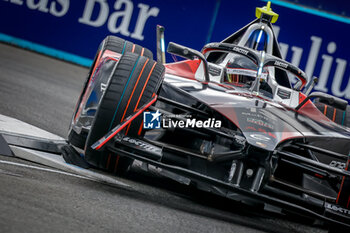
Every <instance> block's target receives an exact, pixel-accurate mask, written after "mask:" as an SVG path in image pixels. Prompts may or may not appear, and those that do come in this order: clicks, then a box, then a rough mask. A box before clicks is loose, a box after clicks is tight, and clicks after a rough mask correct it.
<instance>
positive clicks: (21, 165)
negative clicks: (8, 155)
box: [0, 160, 92, 180]
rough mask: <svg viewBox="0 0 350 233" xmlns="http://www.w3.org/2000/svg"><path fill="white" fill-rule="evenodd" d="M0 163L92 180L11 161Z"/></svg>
mask: <svg viewBox="0 0 350 233" xmlns="http://www.w3.org/2000/svg"><path fill="white" fill-rule="evenodd" d="M0 163H2V164H9V165H13V166H18V167H25V168H31V169H35V170H40V171H46V172H52V173H58V174H62V175H67V176H73V177H77V178H81V179H85V180H92V179H91V178H88V177H85V176H79V175H76V174H73V173H68V172H63V171H59V170H54V169H49V168H43V167H37V166H32V165H28V164H23V163H16V162H11V161H6V160H0Z"/></svg>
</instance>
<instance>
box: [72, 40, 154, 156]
mask: <svg viewBox="0 0 350 233" xmlns="http://www.w3.org/2000/svg"><path fill="white" fill-rule="evenodd" d="M106 50H110V51H113V52H116V53H119V54H124V53H126V52H133V53H135V54H139V55H142V56H145V57H148V58H150V59H153V53H152V52H151V51H150V50H148V49H146V48H143V47H141V46H139V45H136V44H133V43H132V42H129V41H126V40H124V39H121V38H119V37H116V36H107V37H106V38H105V39H104V40H103V41H102V42H101V44H100V46H99V47H98V49H97V52H96V55H95V58H94V61H93V63H92V65H91V67H90V70H89V73H88V75H87V78H86V80H85V83H84V86H83V90H82V92H81V94H80V96H79V99H78V102H77V104H76V106H75V109H74V114H73V117H72V120H71V125H70V127H69V133H68V141H69V142H70V144H72V145H73V146H76V147H78V148H80V149H83V148H84V146H85V142H86V138H87V134H88V131H84V130H81V131H80V132H79V133H78V132H76V131H75V130H73V124H74V119H75V118H76V114H77V112H78V108H79V106H80V105H81V103H82V100H83V96H84V95H85V92H86V88H87V86H88V82H89V80H90V77H91V75H92V73H93V72H94V68H96V67H95V66H96V62H97V61H98V60H99V59H100V58H101V57H102V56H103V53H104V52H105V51H106Z"/></svg>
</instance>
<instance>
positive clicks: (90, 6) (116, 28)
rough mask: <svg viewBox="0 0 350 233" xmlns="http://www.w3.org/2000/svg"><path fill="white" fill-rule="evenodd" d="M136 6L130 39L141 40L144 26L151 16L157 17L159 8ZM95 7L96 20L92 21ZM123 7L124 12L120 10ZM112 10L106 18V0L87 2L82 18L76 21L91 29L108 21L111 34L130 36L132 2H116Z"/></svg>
mask: <svg viewBox="0 0 350 233" xmlns="http://www.w3.org/2000/svg"><path fill="white" fill-rule="evenodd" d="M137 6H138V8H139V14H138V17H137V20H136V25H135V29H134V32H133V33H132V34H131V38H134V39H138V40H143V39H144V36H143V31H144V28H145V24H146V22H147V20H148V19H149V18H150V17H151V16H153V17H157V16H158V14H159V8H157V7H152V8H150V6H149V5H146V4H143V3H139V4H138V5H137ZM95 7H98V9H99V12H98V16H97V18H95V19H92V12H93V11H94V9H95ZM123 7H124V10H121V9H122V8H123ZM114 10H116V11H115V12H113V13H112V14H111V15H110V17H108V15H109V7H108V3H107V1H106V0H87V1H86V5H85V8H84V12H83V16H82V17H81V18H79V19H78V21H79V22H80V23H83V24H87V25H90V26H93V27H101V26H102V25H104V24H105V23H106V21H107V20H108V22H107V27H108V30H109V31H110V32H111V33H120V34H121V35H123V36H130V31H129V27H130V22H131V18H132V15H133V12H134V4H133V2H132V1H130V0H116V1H115V3H114ZM118 23H119V24H118Z"/></svg>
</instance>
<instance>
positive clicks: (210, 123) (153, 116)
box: [143, 111, 222, 129]
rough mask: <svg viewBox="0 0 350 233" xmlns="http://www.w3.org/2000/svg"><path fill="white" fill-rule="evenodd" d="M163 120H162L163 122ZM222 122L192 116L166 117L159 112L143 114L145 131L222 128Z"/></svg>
mask: <svg viewBox="0 0 350 233" xmlns="http://www.w3.org/2000/svg"><path fill="white" fill-rule="evenodd" d="M161 119H162V120H161ZM221 125H222V122H221V121H220V120H216V119H215V118H209V119H206V120H199V119H196V118H192V117H191V115H165V114H163V115H162V114H161V113H160V112H159V111H156V112H144V113H143V128H144V129H159V128H220V127H221Z"/></svg>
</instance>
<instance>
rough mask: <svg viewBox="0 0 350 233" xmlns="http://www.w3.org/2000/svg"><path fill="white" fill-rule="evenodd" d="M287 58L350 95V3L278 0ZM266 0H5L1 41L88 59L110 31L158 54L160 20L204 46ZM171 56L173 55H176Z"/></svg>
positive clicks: (170, 33) (182, 39)
mask: <svg viewBox="0 0 350 233" xmlns="http://www.w3.org/2000/svg"><path fill="white" fill-rule="evenodd" d="M271 2H272V9H273V11H275V12H277V13H278V14H279V15H280V17H279V20H278V21H277V23H276V25H275V26H276V27H275V30H276V33H277V34H278V40H279V42H280V46H281V49H282V52H283V55H284V56H285V58H286V60H288V61H290V62H292V63H293V64H295V65H297V66H299V67H300V68H301V69H303V70H305V72H306V73H307V75H308V76H310V77H313V76H317V77H319V83H318V84H317V85H316V87H315V88H314V89H315V90H319V91H323V92H328V93H330V94H332V95H335V96H338V97H341V98H344V99H346V100H348V101H349V100H350V82H349V77H350V67H349V62H350V6H349V4H350V3H348V1H341V0H332V1H327V0H318V1H316V0H272V1H271ZM263 5H266V1H264V0H250V1H236V0H204V1H203V0H191V1H186V0H162V1H161V0H158V1H156V0H154V1H150V0H0V41H3V42H7V43H13V44H15V45H17V46H21V47H25V48H28V49H31V50H34V51H37V52H40V53H44V54H47V55H50V56H53V57H57V58H59V59H64V60H67V61H70V62H74V63H77V64H80V65H83V66H88V65H89V64H90V63H91V60H92V59H93V57H94V53H95V51H96V49H97V47H98V45H99V43H100V42H101V40H102V39H103V38H104V37H105V36H107V35H115V36H119V37H122V38H124V39H127V40H130V41H132V42H134V43H137V44H140V45H142V46H144V47H147V48H149V49H151V50H152V51H153V53H154V54H156V51H155V50H156V25H157V24H160V25H163V26H164V27H165V39H166V43H167V42H169V41H173V42H176V43H179V44H183V45H185V46H188V47H192V48H194V49H197V50H200V49H201V48H202V47H203V46H204V45H205V44H206V43H208V42H217V41H221V40H223V39H224V38H226V37H227V36H229V35H230V34H232V33H233V32H235V31H236V30H238V29H239V28H241V27H243V26H244V25H246V24H248V23H249V22H251V21H252V20H254V19H255V7H261V6H263ZM167 61H168V62H171V61H172V59H171V57H170V56H168V57H167Z"/></svg>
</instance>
